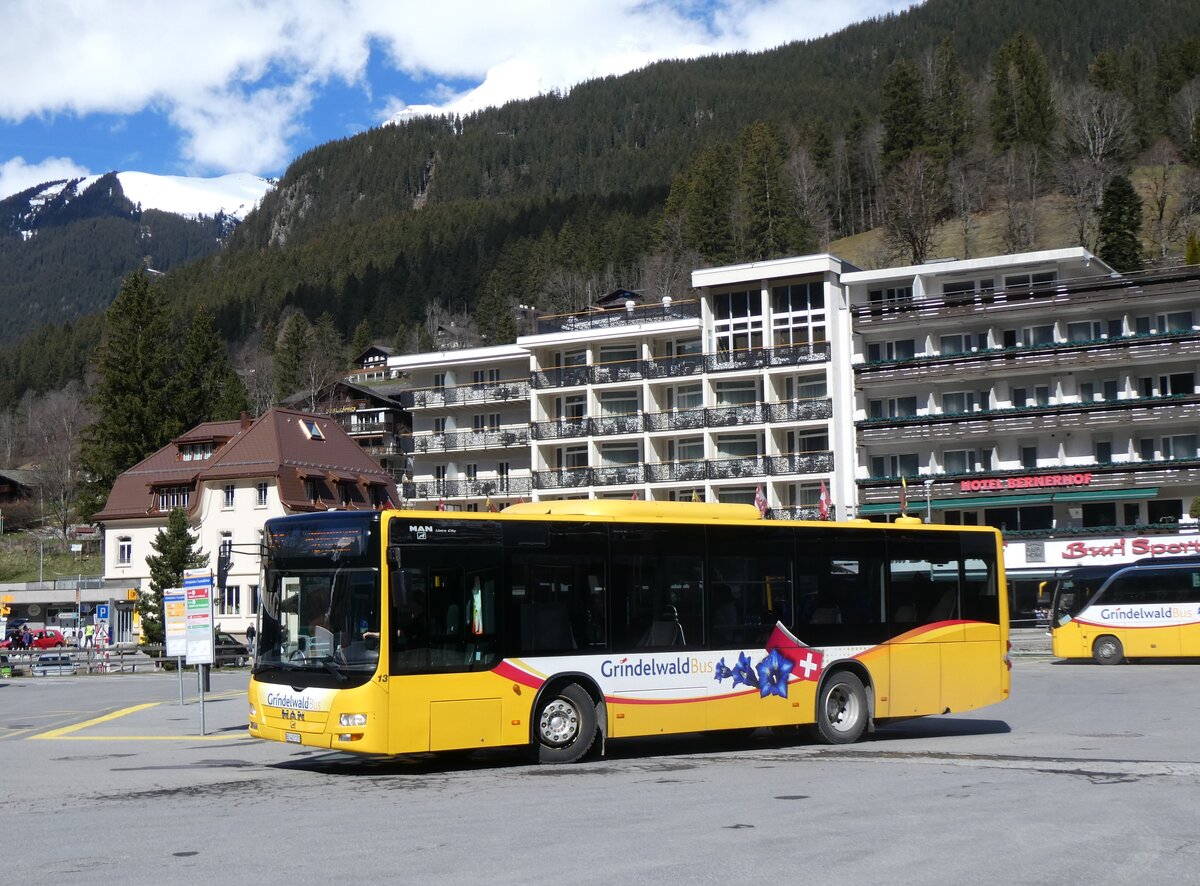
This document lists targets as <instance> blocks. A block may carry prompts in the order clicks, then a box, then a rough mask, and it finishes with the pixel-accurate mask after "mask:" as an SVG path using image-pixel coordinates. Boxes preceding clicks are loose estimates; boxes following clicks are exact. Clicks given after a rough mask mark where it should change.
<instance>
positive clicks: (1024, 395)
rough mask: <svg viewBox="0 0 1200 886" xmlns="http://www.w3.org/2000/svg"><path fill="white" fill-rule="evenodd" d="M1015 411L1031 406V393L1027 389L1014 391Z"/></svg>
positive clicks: (1014, 389)
mask: <svg viewBox="0 0 1200 886" xmlns="http://www.w3.org/2000/svg"><path fill="white" fill-rule="evenodd" d="M1012 405H1013V409H1024V408H1025V407H1026V406H1028V405H1029V391H1028V389H1026V388H1013V389H1012Z"/></svg>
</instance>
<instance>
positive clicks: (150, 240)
mask: <svg viewBox="0 0 1200 886" xmlns="http://www.w3.org/2000/svg"><path fill="white" fill-rule="evenodd" d="M270 187H271V183H270V182H268V181H266V180H265V179H261V178H258V177H256V176H250V175H227V176H221V177H220V178H213V179H188V178H183V177H178V176H157V175H149V174H146V173H141V172H120V173H108V174H105V175H97V176H90V177H88V178H83V179H74V180H65V181H54V182H46V183H44V184H41V185H37V186H35V187H33V188H29V189H27V190H25V191H22V192H21V193H19V194H14V195H12V196H10V197H7V198H6V199H4V200H0V312H3V314H4V316H5V317H6V322H5V323H4V325H3V326H2V327H0V342H2V341H12V340H14V339H18V338H21V337H23V336H25V335H27V334H28V333H29V332H30V331H31V330H34V329H36V328H37V327H38V326H40V325H42V324H45V323H52V324H62V323H68V322H71V321H74V320H76V319H78V318H79V317H81V316H84V315H87V314H90V313H93V312H95V311H98V310H102V309H103V308H104V307H106V306H107V305H108V303H109V302H111V301H112V299H113V297H114V296H115V295H116V293H117V289H118V287H119V286H120V281H121V279H122V278H124V276H125V275H126V274H128V273H129V272H130V271H132V270H134V269H135V268H137V267H138V266H140V265H142V264H143V263H144V264H145V265H147V266H148V267H150V268H151V269H153V270H156V271H160V272H166V271H169V270H171V269H172V268H176V267H178V266H180V265H182V264H185V263H187V262H189V261H192V260H194V259H197V258H200V257H203V256H205V255H211V254H213V253H215V252H217V251H218V250H219V249H220V248H221V245H222V243H223V242H224V239H225V238H226V237H227V236H228V234H229V232H230V231H231V230H233V228H234V227H235V226H236V225H237V223H238V222H239V221H240V220H241V219H242V218H243V217H244V216H245V215H246V214H247V213H248V212H250V211H251V210H252V209H253V208H254V206H256V205H257V204H258V202H259V201H260V200H261V198H262V195H263V194H264V193H266V192H267V191H268V190H269V189H270Z"/></svg>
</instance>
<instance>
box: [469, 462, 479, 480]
mask: <svg viewBox="0 0 1200 886" xmlns="http://www.w3.org/2000/svg"><path fill="white" fill-rule="evenodd" d="M478 479H479V465H477V464H469V465H467V480H469V481H470V482H472V483H474V482H475V481H476V480H478Z"/></svg>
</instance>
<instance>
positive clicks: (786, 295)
mask: <svg viewBox="0 0 1200 886" xmlns="http://www.w3.org/2000/svg"><path fill="white" fill-rule="evenodd" d="M771 308H772V318H771V326H772V329H773V334H774V342H775V346H776V347H800V346H804V345H810V344H813V343H814V342H823V341H825V286H824V284H823V283H797V284H793V285H791V286H776V287H775V288H774V289H773V290H772V291H771Z"/></svg>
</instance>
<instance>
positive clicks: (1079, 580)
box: [1050, 557, 1200, 664]
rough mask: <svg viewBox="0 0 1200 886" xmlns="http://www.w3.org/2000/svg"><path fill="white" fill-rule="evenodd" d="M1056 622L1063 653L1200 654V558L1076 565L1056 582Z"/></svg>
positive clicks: (1056, 646) (1102, 656)
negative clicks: (1110, 564) (1078, 567)
mask: <svg viewBox="0 0 1200 886" xmlns="http://www.w3.org/2000/svg"><path fill="white" fill-rule="evenodd" d="M1106 571H1107V574H1105V572H1106ZM1050 630H1051V636H1052V638H1053V651H1054V654H1055V655H1056V656H1058V657H1059V658H1091V659H1092V660H1093V661H1096V662H1098V663H1100V664H1120V663H1121V662H1123V661H1126V660H1128V659H1130V658H1179V657H1194V656H1200V558H1198V557H1179V558H1178V559H1168V558H1155V559H1146V560H1138V561H1137V562H1135V563H1129V564H1126V565H1125V566H1123V567H1119V568H1112V567H1094V568H1092V569H1091V570H1089V569H1088V568H1086V567H1084V568H1081V569H1077V570H1072V572H1068V573H1067V574H1066V575H1065V576H1064V577H1063V578H1062V579H1061V580H1060V581H1059V582H1058V584H1057V586H1056V587H1055V591H1054V598H1053V600H1052V602H1051V605H1050Z"/></svg>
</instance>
